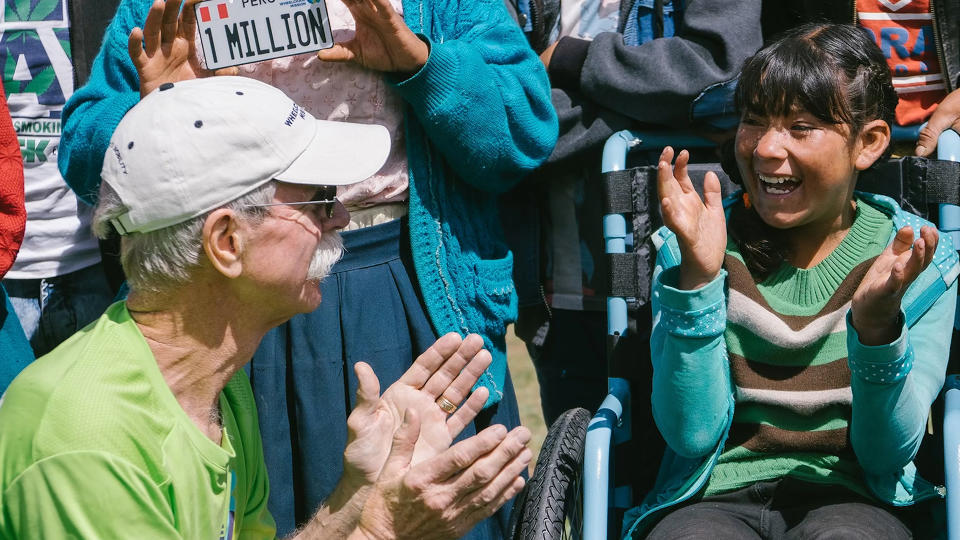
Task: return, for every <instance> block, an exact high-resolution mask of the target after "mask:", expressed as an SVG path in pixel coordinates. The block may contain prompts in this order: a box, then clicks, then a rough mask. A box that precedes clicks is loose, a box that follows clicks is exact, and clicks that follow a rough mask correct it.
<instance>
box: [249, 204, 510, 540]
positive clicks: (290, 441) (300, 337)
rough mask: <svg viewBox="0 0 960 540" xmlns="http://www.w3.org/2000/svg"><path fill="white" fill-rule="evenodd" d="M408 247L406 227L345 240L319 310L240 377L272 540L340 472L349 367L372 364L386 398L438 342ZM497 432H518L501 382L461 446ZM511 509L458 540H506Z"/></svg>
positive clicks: (399, 224) (281, 332)
mask: <svg viewBox="0 0 960 540" xmlns="http://www.w3.org/2000/svg"><path fill="white" fill-rule="evenodd" d="M409 237H410V235H409V231H408V229H407V220H406V219H405V218H404V219H399V220H395V221H392V222H390V223H385V224H383V225H377V226H374V227H367V228H365V229H359V230H354V231H349V232H345V233H343V240H344V246H345V247H346V253H345V254H344V257H343V259H342V260H341V261H340V262H339V263H337V265H336V266H334V268H333V271H332V273H331V275H330V276H328V277H327V278H326V279H325V280H324V281H323V283H322V284H321V285H320V290H321V292H322V294H323V300H322V301H321V303H320V307H319V308H317V310H316V311H314V312H312V313H307V314H304V315H297V316H296V317H294V318H293V319H291V320H290V321H289V322H287V323H285V324H283V325H281V326H279V327H277V328H275V329H274V330H272V331H270V332H269V333H268V334H267V335H266V336H265V337H264V339H263V342H262V343H261V345H260V348H259V349H258V350H257V353H256V354H255V355H254V357H253V361H252V362H251V363H250V365H249V367H248V372H249V374H250V383H251V385H252V386H253V392H254V396H255V397H256V401H257V411H258V414H259V418H260V431H261V434H262V436H263V450H264V457H265V460H266V464H267V472H268V474H269V477H270V501H269V508H270V512H271V513H272V514H273V517H274V519H275V520H276V522H277V534H278V535H279V536H284V535H287V534H288V533H290V532H292V531H293V530H294V529H295V528H296V527H297V526H298V525H302V524H303V523H305V522H306V521H307V520H309V519H310V517H311V516H312V515H313V514H314V512H315V511H316V509H317V508H318V507H319V506H320V503H322V502H323V501H324V500H325V499H326V498H327V497H328V496H329V495H330V493H331V492H332V491H333V488H334V487H335V486H336V484H337V481H338V480H339V478H340V475H341V474H342V472H343V463H342V457H343V450H344V448H345V447H346V442H347V415H348V414H349V413H350V410H351V409H352V407H353V404H354V399H355V394H356V389H357V378H356V375H355V374H354V371H353V365H354V364H355V363H356V362H358V361H364V362H367V363H368V364H370V365H371V366H372V367H373V370H374V372H376V374H377V377H378V378H379V379H380V388H381V390H384V389H386V388H387V386H389V385H390V384H392V383H393V382H394V381H396V380H397V379H399V378H400V376H401V375H402V374H403V372H404V371H406V370H407V368H408V367H410V365H411V364H412V363H413V360H414V359H415V358H416V357H417V356H418V355H419V354H420V353H422V352H423V351H425V350H426V349H427V347H429V346H430V345H432V344H433V342H434V341H435V340H436V335H435V333H434V331H433V328H432V327H431V325H430V321H429V318H428V317H427V314H426V312H425V310H424V306H423V302H422V301H421V299H420V296H419V294H418V291H417V286H416V285H415V283H416V276H415V274H414V270H413V262H412V261H411V259H410V246H409ZM497 423H499V424H504V425H506V426H507V428H512V427H514V426H517V425H519V424H520V417H519V413H518V409H517V401H516V396H515V394H514V391H513V383H512V382H511V380H510V374H509V372H508V373H507V377H506V383H505V389H504V396H503V400H502V401H501V402H500V404H498V405H497V406H494V407H491V408H490V409H488V410H486V411H484V412H483V413H481V415H480V417H478V418H477V420H476V421H475V422H474V425H473V426H468V427H467V428H466V429H465V430H464V432H463V434H461V436H460V438H464V437H469V436H471V435H473V434H475V433H476V432H477V429H483V428H484V427H486V426H487V425H490V424H497ZM509 507H510V505H507V506H505V507H504V508H503V509H501V510H500V512H499V513H498V514H496V515H495V516H494V517H492V518H490V519H488V520H486V521H484V522H483V523H481V524H479V525H478V526H477V527H476V528H474V529H473V530H472V531H471V533H470V534H468V535H467V536H466V537H465V538H470V539H472V540H487V539H496V538H502V537H503V536H505V532H506V529H507V520H508V516H509Z"/></svg>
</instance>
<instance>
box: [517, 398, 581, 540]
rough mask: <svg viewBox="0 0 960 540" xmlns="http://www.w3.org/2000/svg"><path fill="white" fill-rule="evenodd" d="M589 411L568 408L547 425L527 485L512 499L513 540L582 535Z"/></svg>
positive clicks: (548, 539)
mask: <svg viewBox="0 0 960 540" xmlns="http://www.w3.org/2000/svg"><path fill="white" fill-rule="evenodd" d="M589 423H590V413H589V412H588V411H587V410H586V409H570V410H569V411H567V412H565V413H563V414H562V415H560V417H559V418H557V420H556V421H555V422H554V423H553V425H552V426H550V430H549V431H548V432H547V437H546V439H544V441H543V447H542V449H541V450H540V456H539V457H538V458H537V466H536V468H535V469H534V471H533V476H531V477H530V481H529V482H527V487H526V488H524V490H523V492H522V493H521V494H520V496H519V497H518V498H517V500H516V501H515V502H514V506H513V515H512V516H511V522H512V526H511V530H512V534H511V537H512V538H514V539H515V540H521V539H523V540H526V539H536V540H561V539H578V538H581V536H582V535H581V532H582V530H583V505H582V500H581V498H582V494H583V488H582V484H581V478H582V476H583V447H584V442H585V440H586V438H587V424H589Z"/></svg>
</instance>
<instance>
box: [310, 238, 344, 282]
mask: <svg viewBox="0 0 960 540" xmlns="http://www.w3.org/2000/svg"><path fill="white" fill-rule="evenodd" d="M341 257H343V239H342V238H340V233H338V232H335V231H330V232H326V233H323V236H321V237H320V245H319V246H317V252H316V253H314V254H313V259H311V260H310V268H309V269H307V279H308V280H310V281H318V282H319V281H323V279H324V278H325V277H327V275H329V274H330V269H331V268H333V265H335V264H337V261H339V260H340V258H341Z"/></svg>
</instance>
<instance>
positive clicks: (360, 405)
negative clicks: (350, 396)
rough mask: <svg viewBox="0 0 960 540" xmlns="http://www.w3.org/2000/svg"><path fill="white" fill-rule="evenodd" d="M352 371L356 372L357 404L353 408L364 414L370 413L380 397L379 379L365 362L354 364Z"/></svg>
mask: <svg viewBox="0 0 960 540" xmlns="http://www.w3.org/2000/svg"><path fill="white" fill-rule="evenodd" d="M353 371H354V372H355V373H356V374H357V405H356V407H354V408H353V410H354V412H356V411H360V412H361V414H364V415H366V414H370V412H372V411H373V410H374V409H375V408H376V406H377V401H378V400H379V399H380V380H379V379H377V374H376V373H374V372H373V368H371V367H370V365H369V364H367V363H366V362H357V363H356V364H354V366H353Z"/></svg>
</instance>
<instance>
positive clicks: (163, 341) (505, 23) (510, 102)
mask: <svg viewBox="0 0 960 540" xmlns="http://www.w3.org/2000/svg"><path fill="white" fill-rule="evenodd" d="M82 1H83V0H63V1H61V2H46V3H36V2H32V1H30V0H15V1H11V2H8V3H7V4H6V5H5V7H4V10H5V12H4V18H3V19H0V36H2V43H3V47H2V48H0V55H4V58H3V60H4V65H5V66H6V68H5V70H4V85H3V90H4V91H5V96H4V98H3V100H2V106H3V109H2V110H0V276H4V274H6V275H5V276H4V277H3V281H2V287H0V295H2V300H3V301H2V302H0V306H2V308H0V395H2V397H0V537H3V538H8V537H9V538H34V537H36V538H127V537H137V538H141V537H142V538H190V539H192V538H221V539H231V538H236V539H246V538H250V539H253V538H275V537H277V536H282V537H290V538H378V539H384V538H470V539H499V538H508V537H509V535H510V534H511V532H510V526H511V524H510V513H511V505H512V501H513V500H514V498H515V497H516V495H517V494H518V493H519V492H520V491H521V490H522V489H523V487H524V483H525V481H524V478H525V474H526V471H527V469H528V467H529V464H530V462H531V460H532V459H533V456H532V454H531V451H530V449H529V448H527V443H528V442H529V440H530V437H531V435H530V432H529V430H527V429H526V428H525V427H523V426H521V425H520V417H519V411H518V406H517V400H516V395H515V391H514V388H513V384H512V381H511V378H510V373H509V370H508V369H507V363H506V334H507V331H508V328H509V327H511V325H513V324H514V323H515V326H514V328H515V329H516V332H517V334H518V336H520V337H521V338H522V339H523V340H524V341H526V343H527V346H528V349H529V351H530V353H531V357H532V359H533V362H534V365H535V367H536V371H537V376H538V379H539V381H540V388H541V402H542V409H543V415H544V418H545V419H546V421H547V423H550V422H552V420H554V419H555V418H557V417H558V416H559V415H560V414H561V413H562V412H563V411H565V410H567V409H569V408H573V407H586V408H588V409H595V408H596V407H597V405H598V404H599V402H600V400H601V399H602V397H603V395H604V393H605V390H606V376H607V372H606V370H605V369H604V367H603V365H604V358H605V351H604V342H605V339H604V334H605V332H604V325H603V302H601V299H602V298H603V297H604V296H605V295H606V287H607V285H606V283H605V279H606V278H605V276H606V267H605V261H604V258H603V256H602V251H603V250H602V247H601V233H600V214H601V210H600V209H601V200H602V192H601V190H600V189H599V187H598V185H599V184H598V180H599V178H598V176H599V171H600V167H599V156H600V149H601V147H602V143H603V141H604V140H605V139H606V138H607V137H609V136H610V135H611V134H612V133H614V132H616V131H618V130H620V129H625V128H634V127H638V126H643V127H647V128H652V129H676V128H684V129H690V130H695V131H697V132H698V133H701V134H704V135H706V136H707V137H710V138H712V139H715V140H717V141H718V147H720V148H723V149H724V150H725V151H726V152H727V153H728V156H729V160H726V161H727V162H729V163H732V164H734V165H731V167H730V168H729V170H727V171H726V172H727V174H728V175H730V177H731V179H733V180H734V181H735V182H737V183H738V184H739V185H740V186H741V188H742V190H741V191H740V192H738V193H737V195H736V196H735V197H733V198H730V199H728V200H723V199H722V197H721V195H720V187H719V180H718V179H717V178H716V176H715V175H713V174H708V175H707V179H706V181H705V185H704V188H703V193H702V195H701V194H698V192H697V191H696V190H695V189H694V187H693V185H692V183H691V181H690V177H689V175H688V172H687V167H688V165H689V163H690V161H691V156H690V153H689V152H687V151H683V150H681V151H677V150H675V149H673V148H669V147H668V148H665V149H663V151H662V153H659V155H658V156H657V155H654V156H641V157H640V158H639V159H640V160H643V159H649V160H650V163H655V164H657V170H658V186H657V187H658V189H657V192H658V197H659V203H660V209H661V214H662V217H663V222H664V223H665V226H664V227H663V228H662V229H660V230H659V231H657V233H656V234H655V238H656V242H655V243H656V245H657V246H659V251H658V255H657V259H656V267H655V269H654V271H653V282H652V299H653V301H652V305H651V309H652V312H651V313H650V314H649V315H650V317H649V319H650V321H648V325H649V328H647V329H646V330H644V329H640V332H639V333H640V335H641V336H642V337H643V339H640V340H637V342H642V348H643V350H636V351H634V353H633V354H634V356H632V357H631V360H632V361H633V362H635V364H636V365H637V366H638V369H637V370H636V372H635V373H638V374H640V375H638V377H640V378H642V379H643V380H638V381H634V382H635V383H636V385H637V387H638V388H643V389H646V392H648V394H649V396H650V400H647V399H645V398H643V397H642V396H641V397H639V398H638V399H637V400H636V401H639V402H648V403H649V405H647V406H646V407H639V408H638V410H637V413H638V414H637V416H638V417H639V418H640V420H639V421H641V422H643V421H647V422H648V423H649V424H650V425H651V426H652V427H651V429H655V430H656V431H657V433H658V434H659V435H658V436H660V437H662V439H663V441H665V450H664V452H663V458H662V462H661V463H660V464H659V465H658V463H656V462H655V461H653V460H650V461H645V462H642V463H636V464H634V466H635V467H637V468H642V469H644V470H645V471H647V473H648V474H647V476H648V477H649V478H650V482H651V485H650V486H647V487H649V488H650V489H649V496H648V497H647V498H646V499H645V500H644V501H643V503H642V504H641V505H640V506H638V507H636V508H634V509H633V510H631V511H630V512H628V513H627V516H626V518H625V521H624V535H626V536H629V537H635V538H657V539H660V538H705V537H720V538H764V539H766V538H821V537H824V538H826V537H844V538H849V537H861V538H871V539H873V538H910V537H911V534H912V533H911V530H910V525H911V524H910V523H909V519H908V518H907V517H906V516H905V515H904V514H903V512H902V511H901V510H899V508H900V507H904V506H910V505H927V506H929V505H936V504H942V496H941V495H940V493H939V492H938V491H937V490H936V489H934V486H932V485H930V484H929V483H927V482H926V481H924V480H923V478H921V477H920V476H919V475H917V474H916V469H915V467H914V465H913V463H912V461H913V459H914V457H915V455H916V453H917V451H918V447H919V445H920V441H921V438H922V434H923V432H924V429H925V427H926V425H927V415H928V411H929V410H930V407H931V404H932V402H933V401H934V400H935V399H936V396H937V395H938V393H939V391H940V389H941V387H942V385H943V381H944V377H945V372H946V369H947V368H946V366H947V360H948V357H949V351H950V340H949V337H950V335H951V329H952V327H953V322H954V313H955V310H956V301H957V282H956V279H957V278H956V276H957V274H958V266H960V261H958V257H957V252H956V250H955V247H954V246H953V245H952V243H951V242H950V239H949V238H945V237H944V238H941V237H939V236H938V234H937V231H936V228H935V227H934V226H933V224H931V223H929V222H926V221H924V220H923V219H921V218H920V217H918V216H915V215H912V214H910V213H908V212H906V211H904V210H903V209H901V208H900V206H898V204H897V201H893V200H891V199H889V198H886V197H882V196H878V195H873V194H867V193H860V192H856V191H855V190H854V187H855V185H856V182H857V179H858V177H859V175H860V173H861V172H863V171H867V170H870V169H872V168H874V167H876V165H877V164H878V163H879V162H881V161H883V160H885V159H887V158H889V157H890V156H891V154H894V153H895V154H898V155H906V154H909V155H917V156H928V155H930V154H931V153H932V152H933V151H934V149H935V146H936V140H937V137H938V135H939V134H940V133H941V132H942V131H944V130H946V129H950V128H953V129H956V130H960V89H958V86H960V5H958V4H960V2H958V1H957V0H905V1H901V2H887V1H885V0H856V1H854V2H852V4H851V5H848V4H847V3H837V2H801V3H793V4H789V5H787V4H783V3H780V2H727V1H719V0H689V1H684V2H679V1H675V0H673V1H672V0H657V1H648V0H623V1H613V2H611V1H607V0H569V1H567V0H564V1H562V2H561V1H559V0H553V1H550V0H544V1H541V0H533V1H530V2H525V1H523V0H520V1H512V0H509V1H507V2H503V0H464V1H461V2H457V3H455V4H450V3H444V2H439V1H437V0H328V1H327V2H325V4H326V13H327V15H328V17H329V24H330V27H331V29H332V39H333V41H334V45H333V46H332V47H330V48H327V49H323V50H321V51H320V52H318V53H305V54H298V55H294V56H286V57H280V58H274V59H271V60H264V61H260V62H257V63H252V64H245V65H239V66H233V67H229V68H223V69H220V70H217V71H212V70H210V69H207V67H206V65H205V63H204V60H203V56H202V54H201V52H200V50H199V49H200V47H199V43H198V38H197V35H198V21H197V14H196V11H195V5H196V4H197V1H198V0H155V1H153V2H152V3H151V2H148V1H147V0H120V1H119V2H118V3H114V4H111V5H110V6H109V9H110V10H112V13H113V15H112V18H110V20H109V24H106V22H105V21H104V23H103V24H104V25H105V26H97V20H96V19H94V18H89V19H84V17H83V15H82V13H83V9H82V8H81V7H80V4H81V3H82ZM98 7H103V6H98ZM851 14H852V15H853V18H852V19H851ZM511 15H512V16H511ZM91 35H96V36H98V37H97V39H92V38H91ZM92 42H95V47H94V46H93V45H91V43H92ZM94 49H96V50H98V51H99V52H98V53H97V54H96V58H95V60H93V61H92V62H90V61H89V58H90V57H92V56H93V55H92V53H91V51H92V50H94ZM71 53H73V54H71ZM72 60H73V61H72ZM922 122H926V123H925V124H923V125H922V127H919V126H921V123H922ZM895 126H918V128H917V130H916V131H915V132H914V133H915V135H913V138H912V139H910V140H906V141H893V138H892V132H893V128H894V127H895ZM725 141H726V144H725ZM678 150H679V149H678ZM958 181H960V179H958ZM638 321H639V322H640V323H641V324H642V323H643V321H644V319H643V318H641V319H638ZM381 390H382V391H381ZM642 442H643V441H642ZM658 468H659V473H658V472H657V471H658ZM654 477H655V478H656V482H655V485H654V482H653V478H654ZM831 535H833V536H831ZM855 535H859V536H855Z"/></svg>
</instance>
